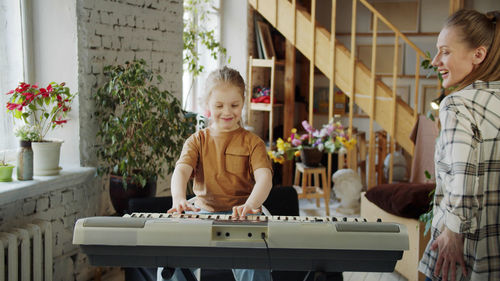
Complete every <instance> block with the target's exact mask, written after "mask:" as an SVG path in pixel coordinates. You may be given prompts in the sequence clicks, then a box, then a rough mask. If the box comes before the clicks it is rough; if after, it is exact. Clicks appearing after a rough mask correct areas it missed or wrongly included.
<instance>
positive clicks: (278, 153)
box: [268, 119, 356, 166]
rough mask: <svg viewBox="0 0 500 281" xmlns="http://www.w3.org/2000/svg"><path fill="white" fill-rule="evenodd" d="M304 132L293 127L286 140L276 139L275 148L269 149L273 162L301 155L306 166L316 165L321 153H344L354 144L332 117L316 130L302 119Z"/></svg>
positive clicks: (281, 161)
mask: <svg viewBox="0 0 500 281" xmlns="http://www.w3.org/2000/svg"><path fill="white" fill-rule="evenodd" d="M302 127H303V128H304V130H305V132H304V133H302V134H298V133H297V129H295V128H293V129H292V131H291V135H290V138H288V140H287V141H284V140H283V139H281V138H279V139H278V140H277V141H276V147H277V148H276V150H272V151H269V152H268V154H269V157H270V158H271V159H273V161H274V162H277V163H283V162H284V161H285V160H291V159H293V158H294V157H298V156H300V157H301V161H302V162H303V163H304V164H305V165H307V166H318V165H319V163H320V162H321V158H322V156H323V153H344V152H346V151H347V150H349V149H351V148H353V147H354V146H355V145H356V140H355V139H349V137H348V136H347V134H346V133H345V129H344V127H343V126H342V124H340V122H338V121H337V122H335V120H334V119H332V120H331V121H330V122H329V123H328V124H325V125H323V127H322V128H321V129H320V130H318V129H315V128H314V127H313V126H311V125H310V124H309V122H307V121H306V120H304V121H302Z"/></svg>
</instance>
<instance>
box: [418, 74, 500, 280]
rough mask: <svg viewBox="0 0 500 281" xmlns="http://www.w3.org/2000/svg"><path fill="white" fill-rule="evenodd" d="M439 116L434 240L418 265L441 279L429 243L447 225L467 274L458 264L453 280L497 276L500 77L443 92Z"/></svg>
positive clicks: (499, 271)
mask: <svg viewBox="0 0 500 281" xmlns="http://www.w3.org/2000/svg"><path fill="white" fill-rule="evenodd" d="M439 118H440V121H441V133H440V136H439V138H438V140H437V143H436V152H435V162H436V193H435V197H434V201H435V202H434V219H433V221H432V239H431V241H430V242H429V245H427V248H426V250H425V253H424V255H423V257H422V260H421V261H420V265H419V270H420V271H421V272H423V273H424V274H425V275H426V276H428V277H430V278H431V279H433V280H441V278H439V277H435V276H433V272H434V267H435V264H436V261H437V252H436V251H431V250H430V245H431V244H432V243H433V242H434V240H435V239H436V238H437V237H438V236H439V234H440V231H442V230H443V227H444V226H446V227H448V228H449V229H450V230H452V231H454V232H457V233H462V234H463V235H464V257H465V262H466V265H467V271H468V276H462V274H461V270H460V267H459V266H458V265H457V280H500V232H499V231H500V81H495V82H480V81H478V82H475V83H473V84H472V85H470V86H468V87H466V88H465V89H463V90H461V91H459V92H457V93H454V94H452V95H449V96H447V97H446V98H445V99H444V100H443V101H442V102H441V105H440V111H439ZM449 276H450V275H449Z"/></svg>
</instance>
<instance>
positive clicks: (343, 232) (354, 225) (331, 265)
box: [73, 213, 409, 272]
mask: <svg viewBox="0 0 500 281" xmlns="http://www.w3.org/2000/svg"><path fill="white" fill-rule="evenodd" d="M73 244H76V245H80V246H81V248H82V250H83V252H84V253H85V254H87V255H88V257H89V260H90V263H91V264H92V265H96V266H123V267H170V268H197V267H201V268H207V269H230V268H249V269H273V270H283V271H287V270H293V271H313V270H314V271H323V272H340V271H365V272H392V271H394V267H395V265H396V262H397V261H398V260H399V259H401V258H402V255H403V251H404V250H408V247H409V242H408V232H407V229H406V227H405V226H404V225H401V224H397V223H388V222H381V221H378V222H367V221H366V220H365V219H360V218H342V219H340V218H335V217H298V216H257V215H249V216H246V217H245V218H243V219H235V218H233V217H231V216H230V215H201V214H193V215H187V214H166V213H161V214H160V213H133V214H132V215H125V216H123V217H89V218H82V219H79V220H78V221H77V222H76V225H75V229H74V235H73Z"/></svg>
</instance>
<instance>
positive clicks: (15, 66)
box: [0, 1, 24, 158]
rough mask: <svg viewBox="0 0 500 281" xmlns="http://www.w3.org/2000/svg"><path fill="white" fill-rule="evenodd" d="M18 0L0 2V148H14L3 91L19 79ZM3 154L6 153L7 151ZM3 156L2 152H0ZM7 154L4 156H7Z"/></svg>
mask: <svg viewBox="0 0 500 281" xmlns="http://www.w3.org/2000/svg"><path fill="white" fill-rule="evenodd" d="M21 24H22V23H21V7H20V2H19V1H1V2H0V108H1V109H0V136H1V137H0V151H3V152H4V153H5V152H8V151H12V150H15V149H16V147H17V140H16V137H15V136H14V123H13V120H12V119H13V117H12V116H11V115H10V114H7V109H6V107H5V105H6V103H7V100H8V98H9V96H8V95H6V93H7V92H8V91H9V90H12V89H14V88H15V87H16V86H17V84H18V82H19V81H22V80H23V69H24V67H23V64H24V61H23V51H22V50H23V40H22V28H21ZM7 155H9V154H8V153H7ZM0 157H2V158H3V155H2V154H0ZM7 157H8V156H7Z"/></svg>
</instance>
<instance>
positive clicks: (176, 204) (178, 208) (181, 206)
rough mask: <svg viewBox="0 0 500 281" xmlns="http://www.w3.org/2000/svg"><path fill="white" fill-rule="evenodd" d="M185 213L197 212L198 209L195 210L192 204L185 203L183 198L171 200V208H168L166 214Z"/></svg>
mask: <svg viewBox="0 0 500 281" xmlns="http://www.w3.org/2000/svg"><path fill="white" fill-rule="evenodd" d="M185 211H193V212H199V211H200V209H199V208H196V207H195V206H194V204H192V203H190V202H189V201H187V200H186V199H185V198H184V199H180V200H175V199H174V200H173V203H172V208H170V209H169V210H168V211H167V213H179V214H181V213H182V212H185Z"/></svg>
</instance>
